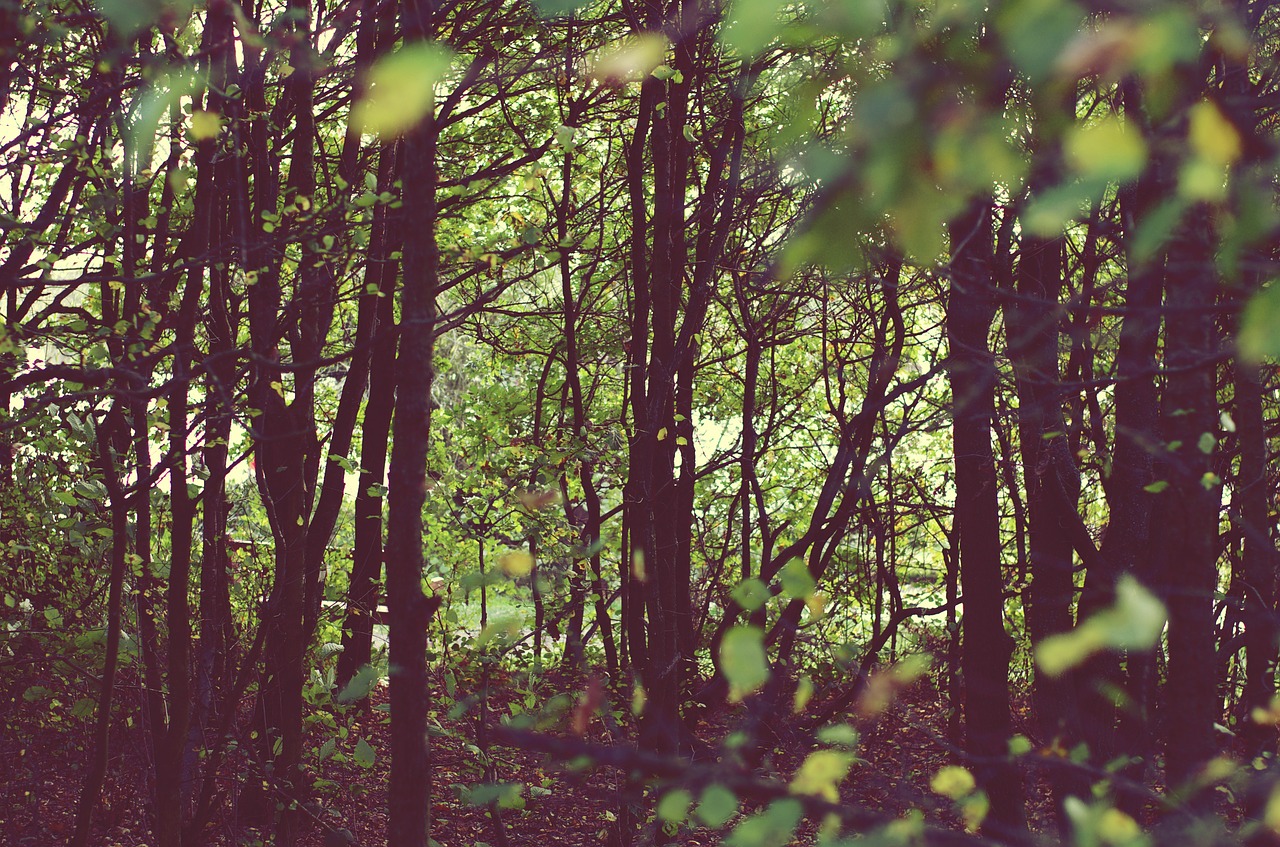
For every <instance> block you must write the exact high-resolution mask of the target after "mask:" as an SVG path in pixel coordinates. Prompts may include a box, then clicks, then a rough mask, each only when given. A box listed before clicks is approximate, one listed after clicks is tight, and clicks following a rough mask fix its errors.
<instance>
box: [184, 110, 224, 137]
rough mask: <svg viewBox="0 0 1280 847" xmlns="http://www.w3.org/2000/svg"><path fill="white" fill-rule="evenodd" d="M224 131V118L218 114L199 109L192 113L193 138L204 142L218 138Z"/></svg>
mask: <svg viewBox="0 0 1280 847" xmlns="http://www.w3.org/2000/svg"><path fill="white" fill-rule="evenodd" d="M221 129H222V118H221V116H220V115H218V113H217V112H209V111H205V110H204V109H197V110H196V111H194V112H192V113H191V138H192V140H194V141H204V140H205V139H206V138H217V137H218V131H219V130H221Z"/></svg>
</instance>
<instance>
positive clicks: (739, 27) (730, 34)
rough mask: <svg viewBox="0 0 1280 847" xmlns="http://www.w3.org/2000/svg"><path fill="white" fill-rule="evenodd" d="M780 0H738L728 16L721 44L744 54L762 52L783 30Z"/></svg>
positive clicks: (721, 35)
mask: <svg viewBox="0 0 1280 847" xmlns="http://www.w3.org/2000/svg"><path fill="white" fill-rule="evenodd" d="M782 8H783V4H782V3H780V2H779V0H736V2H735V3H734V4H733V5H732V6H731V7H730V11H729V13H728V14H727V15H726V19H727V21H728V23H727V24H726V25H725V26H724V27H723V28H722V30H721V32H720V43H721V44H723V45H724V46H726V47H728V48H729V49H730V50H732V51H734V52H735V53H738V54H739V55H742V56H751V55H754V54H756V53H759V52H760V51H761V50H763V49H764V48H765V47H767V46H768V45H769V42H771V41H773V40H774V38H776V37H777V36H778V34H779V32H780V31H781V29H782V23H781V22H780V21H779V20H778V13H779V11H780V10H781V9H782Z"/></svg>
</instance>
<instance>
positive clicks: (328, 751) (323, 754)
mask: <svg viewBox="0 0 1280 847" xmlns="http://www.w3.org/2000/svg"><path fill="white" fill-rule="evenodd" d="M337 746H338V741H337V739H335V738H329V739H326V740H325V742H324V743H323V744H321V745H320V751H319V752H318V753H317V754H316V757H317V758H318V759H319V760H320V761H322V762H323V761H324V760H325V759H327V758H329V757H330V756H332V755H333V751H334V750H335V749H336V748H337Z"/></svg>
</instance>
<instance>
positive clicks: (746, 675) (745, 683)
mask: <svg viewBox="0 0 1280 847" xmlns="http://www.w3.org/2000/svg"><path fill="white" fill-rule="evenodd" d="M720 668H721V670H723V671H724V675H725V678H726V679H727V680H728V681H729V700H730V701H731V702H734V703H736V702H738V701H740V700H741V699H742V698H743V697H746V696H747V695H748V694H750V693H752V692H753V691H756V690H758V689H759V688H760V687H761V686H762V685H764V684H765V683H766V682H768V681H769V675H770V670H769V656H768V653H767V652H766V651H765V646H764V632H763V630H761V629H760V628H759V627H755V626H745V625H739V626H735V627H733V628H731V629H730V630H729V631H728V632H726V633H725V634H724V638H723V639H722V640H721V642H720Z"/></svg>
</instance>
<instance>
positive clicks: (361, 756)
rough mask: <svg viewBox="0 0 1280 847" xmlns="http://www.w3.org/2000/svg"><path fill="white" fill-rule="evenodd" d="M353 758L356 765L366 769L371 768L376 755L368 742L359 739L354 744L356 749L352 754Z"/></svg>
mask: <svg viewBox="0 0 1280 847" xmlns="http://www.w3.org/2000/svg"><path fill="white" fill-rule="evenodd" d="M353 758H355V760H356V764H357V765H359V766H360V767H362V768H366V769H368V768H371V767H373V763H374V761H375V760H376V759H377V758H378V754H377V753H375V752H374V751H373V747H372V746H371V745H370V744H369V742H368V741H365V740H364V739H363V738H361V739H360V740H359V741H357V742H356V749H355V752H354V754H353Z"/></svg>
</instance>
